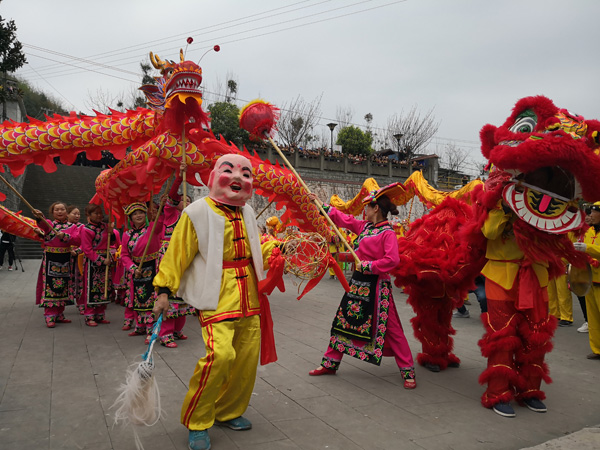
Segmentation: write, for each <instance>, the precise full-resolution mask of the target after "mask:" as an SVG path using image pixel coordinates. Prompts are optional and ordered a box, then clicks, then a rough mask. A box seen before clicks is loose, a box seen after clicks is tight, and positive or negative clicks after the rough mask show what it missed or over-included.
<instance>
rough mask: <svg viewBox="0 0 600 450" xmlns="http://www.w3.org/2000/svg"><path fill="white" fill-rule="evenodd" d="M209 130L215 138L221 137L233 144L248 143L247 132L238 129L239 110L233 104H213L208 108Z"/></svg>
mask: <svg viewBox="0 0 600 450" xmlns="http://www.w3.org/2000/svg"><path fill="white" fill-rule="evenodd" d="M208 111H209V112H210V123H211V129H212V131H213V133H214V134H215V136H218V135H221V136H223V137H224V138H225V139H226V140H228V141H231V142H233V143H234V144H237V145H240V144H247V143H249V142H250V139H249V135H248V132H247V131H246V130H243V129H241V128H240V122H239V115H240V110H239V108H238V107H237V106H236V105H234V104H233V103H227V102H215V103H213V104H212V105H210V106H209V107H208Z"/></svg>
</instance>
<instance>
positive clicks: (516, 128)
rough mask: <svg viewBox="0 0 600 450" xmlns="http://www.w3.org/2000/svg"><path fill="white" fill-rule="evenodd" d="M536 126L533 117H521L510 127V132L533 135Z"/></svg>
mask: <svg viewBox="0 0 600 450" xmlns="http://www.w3.org/2000/svg"><path fill="white" fill-rule="evenodd" d="M536 125H537V122H536V120H535V119H534V118H533V117H521V118H520V119H517V121H516V122H515V124H514V125H513V126H512V127H510V131H512V132H513V133H532V132H533V130H535V126H536Z"/></svg>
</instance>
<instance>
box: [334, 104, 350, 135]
mask: <svg viewBox="0 0 600 450" xmlns="http://www.w3.org/2000/svg"><path fill="white" fill-rule="evenodd" d="M353 117H354V110H353V109H352V107H351V106H338V107H337V108H336V112H335V119H336V120H337V123H338V126H339V129H340V130H341V129H342V128H345V127H347V126H350V125H351V124H352V118H353Z"/></svg>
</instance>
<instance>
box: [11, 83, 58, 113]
mask: <svg viewBox="0 0 600 450" xmlns="http://www.w3.org/2000/svg"><path fill="white" fill-rule="evenodd" d="M18 86H19V90H20V91H21V92H22V93H23V94H22V97H23V103H24V105H25V110H26V111H27V115H28V116H29V117H33V118H34V119H38V120H46V118H45V117H44V114H45V115H48V116H51V115H53V114H62V115H65V114H68V112H67V110H66V109H65V107H64V106H63V105H62V104H61V103H60V102H59V101H57V100H55V99H53V98H52V97H50V96H48V95H47V94H45V93H44V92H42V91H40V90H38V89H36V88H34V87H32V86H31V85H30V84H29V83H28V82H27V81H25V80H19V82H18Z"/></svg>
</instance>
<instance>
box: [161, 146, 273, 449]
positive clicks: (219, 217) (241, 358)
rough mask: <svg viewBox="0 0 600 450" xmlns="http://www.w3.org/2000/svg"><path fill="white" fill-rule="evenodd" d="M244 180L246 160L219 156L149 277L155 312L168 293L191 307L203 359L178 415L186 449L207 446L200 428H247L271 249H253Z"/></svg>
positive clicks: (254, 230)
mask: <svg viewBox="0 0 600 450" xmlns="http://www.w3.org/2000/svg"><path fill="white" fill-rule="evenodd" d="M252 183H253V174H252V164H251V163H250V161H249V160H248V159H247V158H245V157H244V156H242V155H224V156H222V157H221V158H219V159H218V160H217V161H216V163H215V167H214V168H213V170H212V172H211V174H210V178H209V181H208V187H209V195H208V197H204V198H201V199H199V200H197V201H195V202H194V203H192V204H191V205H190V206H188V207H187V208H186V209H185V210H184V211H183V213H182V215H181V218H180V220H179V222H178V224H177V226H176V227H175V230H174V232H173V236H172V238H171V241H170V244H169V248H168V249H167V252H166V253H165V256H164V257H163V259H162V262H161V264H160V269H159V272H158V274H157V276H156V278H155V279H154V286H155V287H156V288H157V292H158V294H159V295H158V298H157V301H156V305H155V307H154V313H155V314H157V315H158V314H164V313H166V312H167V311H168V309H169V299H168V298H169V295H171V294H172V293H178V295H180V296H181V297H182V298H184V299H185V300H186V301H187V302H188V303H189V304H190V305H192V306H194V307H196V308H198V310H199V321H200V324H201V326H202V337H203V339H204V345H205V348H206V356H205V357H203V358H201V359H200V360H199V361H198V364H197V366H196V369H195V371H194V375H193V376H192V378H191V380H190V384H189V390H188V393H187V395H186V397H185V400H184V402H183V407H182V411H181V423H182V424H183V425H184V426H185V427H186V428H188V430H189V448H190V449H191V450H201V449H208V448H210V437H209V435H208V429H209V428H210V427H211V426H212V425H213V424H214V423H216V424H218V425H222V426H226V427H229V428H231V429H233V430H248V429H250V428H251V427H252V424H251V423H250V421H249V420H248V419H246V418H244V417H243V416H242V414H243V413H244V412H245V411H246V409H247V407H248V404H249V402H250V396H251V395H252V389H253V387H254V382H255V379H256V368H257V365H258V358H259V350H261V345H260V343H261V333H265V330H264V329H262V330H261V328H262V326H261V322H262V318H263V317H264V316H265V313H264V310H263V308H264V307H265V303H266V298H264V299H263V297H259V293H258V281H260V280H262V279H264V274H263V271H264V269H266V268H267V264H266V263H265V261H267V260H268V257H269V256H271V252H272V251H273V249H275V247H276V245H277V241H269V242H267V243H265V244H263V245H262V247H261V245H260V241H259V232H258V225H257V223H256V217H255V214H254V211H253V209H252V208H251V207H250V206H249V205H246V201H247V200H249V199H250V197H251V196H252ZM276 250H278V249H276ZM273 253H274V252H273ZM269 317H270V315H269ZM263 337H264V334H263ZM262 351H263V352H264V348H263V349H262Z"/></svg>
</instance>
